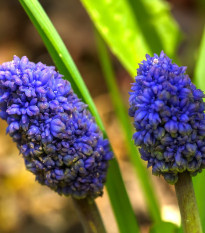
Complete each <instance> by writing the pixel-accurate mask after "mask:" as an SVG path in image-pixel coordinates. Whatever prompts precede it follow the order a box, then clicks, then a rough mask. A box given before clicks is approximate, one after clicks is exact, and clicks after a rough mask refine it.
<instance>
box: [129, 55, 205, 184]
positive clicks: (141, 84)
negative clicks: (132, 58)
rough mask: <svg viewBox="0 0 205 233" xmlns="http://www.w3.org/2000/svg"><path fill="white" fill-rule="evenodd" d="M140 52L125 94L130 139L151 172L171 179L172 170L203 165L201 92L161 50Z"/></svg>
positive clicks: (191, 169)
mask: <svg viewBox="0 0 205 233" xmlns="http://www.w3.org/2000/svg"><path fill="white" fill-rule="evenodd" d="M146 58H147V59H146V60H144V61H142V63H141V64H139V68H138V69H137V76H136V77H135V81H136V82H135V83H134V84H133V86H132V88H131V89H132V92H131V93H130V99H129V103H130V109H129V115H130V116H131V117H133V118H134V127H135V129H136V131H137V132H136V133H134V135H133V139H134V142H135V145H136V146H139V151H140V154H141V158H142V159H143V160H145V161H147V162H148V165H147V166H148V167H150V166H151V167H152V173H153V174H154V175H162V176H163V177H164V178H165V179H166V180H167V182H169V183H170V184H175V183H176V182H177V179H178V173H182V172H184V171H188V172H190V174H191V175H196V174H197V173H198V172H201V170H202V169H203V168H204V167H205V114H204V110H205V104H204V103H203V98H204V97H205V96H204V94H203V92H202V91H201V90H200V89H196V87H195V85H194V84H193V83H192V82H191V80H190V78H189V76H188V75H187V74H186V73H185V71H186V67H179V66H177V65H176V64H174V63H172V61H171V59H170V58H168V57H167V56H166V55H165V54H164V52H163V51H162V52H161V54H160V56H158V55H156V54H154V56H153V57H150V56H149V55H146Z"/></svg>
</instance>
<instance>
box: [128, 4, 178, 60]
mask: <svg viewBox="0 0 205 233" xmlns="http://www.w3.org/2000/svg"><path fill="white" fill-rule="evenodd" d="M127 2H128V3H129V5H130V7H131V9H132V11H133V13H134V17H135V20H136V22H138V25H139V28H140V30H141V33H142V34H143V37H144V39H145V41H146V42H147V44H148V45H149V47H150V50H151V51H152V52H153V53H158V54H159V53H160V52H161V50H164V51H165V52H166V54H167V55H168V56H173V55H174V52H175V50H176V47H177V44H178V42H179V40H180V38H181V34H180V32H179V28H178V25H177V23H176V21H175V20H174V18H173V17H172V15H171V12H170V7H169V5H168V3H167V2H166V1H163V0H152V1H146V0H138V1H136V0H127ZM150 35H151V36H150Z"/></svg>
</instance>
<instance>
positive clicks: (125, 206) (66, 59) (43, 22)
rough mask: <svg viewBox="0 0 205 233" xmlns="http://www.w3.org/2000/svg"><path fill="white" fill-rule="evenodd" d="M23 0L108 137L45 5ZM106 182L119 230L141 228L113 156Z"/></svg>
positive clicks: (124, 232) (56, 59) (127, 232)
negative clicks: (45, 9) (44, 8)
mask: <svg viewBox="0 0 205 233" xmlns="http://www.w3.org/2000/svg"><path fill="white" fill-rule="evenodd" d="M19 1H20V3H21V4H22V6H23V8H24V10H25V11H26V13H27V14H28V16H29V18H30V19H31V21H32V23H33V24H34V26H35V27H36V29H37V30H38V32H39V34H40V36H41V38H42V40H43V41H44V43H45V45H46V47H47V49H48V51H49V53H50V55H51V57H52V59H53V61H54V63H55V64H56V66H57V68H58V69H59V71H60V73H61V74H63V75H64V77H65V78H66V79H68V80H69V81H70V82H71V84H72V86H73V88H74V90H75V91H76V93H78V96H79V97H81V98H82V99H83V100H84V101H85V102H86V103H87V104H88V106H89V109H90V111H91V112H92V114H93V116H94V117H95V119H96V121H97V123H98V125H99V127H100V129H101V130H102V131H103V132H104V135H105V137H106V132H105V129H104V126H103V123H102V121H101V119H100V116H99V114H98V112H97V109H96V107H95V105H94V103H93V100H92V98H91V96H90V94H89V92H88V90H87V88H86V86H85V84H84V82H83V79H82V78H81V75H80V73H79V72H78V70H77V67H76V66H75V64H74V62H73V60H72V58H71V56H70V54H69V53H68V51H67V49H66V47H65V45H64V43H63V41H62V39H61V38H60V36H59V35H58V33H57V31H56V30H55V28H54V26H53V25H52V23H51V21H50V20H49V18H48V16H47V15H46V13H45V12H44V10H43V9H42V7H41V5H40V4H39V2H38V1H37V0H19ZM106 186H107V189H108V194H109V197H110V200H111V204H112V207H113V210H114V214H115V217H116V220H117V223H118V227H119V231H120V232H121V233H133V232H136V233H137V232H139V230H138V225H137V222H136V219H135V214H134V212H133V209H132V207H131V204H130V201H129V198H128V196H127V192H126V190H125V186H124V183H123V180H122V177H121V173H120V170H119V166H118V163H117V161H116V159H113V160H112V161H111V162H110V168H109V171H108V176H107V184H106Z"/></svg>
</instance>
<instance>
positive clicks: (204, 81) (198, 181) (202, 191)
mask: <svg viewBox="0 0 205 233" xmlns="http://www.w3.org/2000/svg"><path fill="white" fill-rule="evenodd" d="M204 62H205V28H204V33H203V36H202V40H201V44H200V48H199V51H198V56H197V62H196V68H195V73H194V74H195V75H194V82H195V84H196V86H197V88H200V89H202V90H203V91H204V92H205V66H204ZM204 180H205V172H204V171H202V173H201V174H198V175H197V176H196V177H194V178H193V181H194V188H195V192H196V199H197V202H198V208H199V213H200V217H201V223H202V228H203V231H204V232H205V201H204V197H205V186H204Z"/></svg>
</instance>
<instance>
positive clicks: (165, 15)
mask: <svg viewBox="0 0 205 233" xmlns="http://www.w3.org/2000/svg"><path fill="white" fill-rule="evenodd" d="M81 2H82V3H83V5H84V6H85V8H86V10H87V11H88V13H89V15H90V17H91V19H92V21H93V23H94V24H95V26H96V28H97V29H98V31H99V32H100V34H101V35H102V37H103V38H104V40H105V41H106V42H107V44H108V45H109V47H110V48H111V50H112V52H113V53H114V54H115V55H116V56H117V57H118V59H119V60H120V61H121V63H122V64H123V65H124V66H125V68H126V69H127V70H128V72H130V74H132V76H134V75H135V69H136V66H137V63H139V62H140V61H141V60H143V59H144V55H145V54H146V53H150V52H152V51H154V52H159V51H160V50H164V51H165V52H166V53H167V54H168V55H173V53H174V51H175V49H176V45H177V42H178V38H179V30H178V27H177V24H176V22H175V21H174V19H173V18H172V17H171V15H170V13H169V8H168V7H167V5H165V4H164V3H163V1H161V0H152V1H150V0H138V1H136V0H127V1H126V0H117V1H116V0H98V1H93V0H81Z"/></svg>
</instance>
